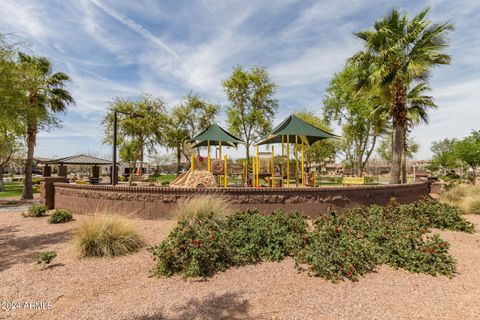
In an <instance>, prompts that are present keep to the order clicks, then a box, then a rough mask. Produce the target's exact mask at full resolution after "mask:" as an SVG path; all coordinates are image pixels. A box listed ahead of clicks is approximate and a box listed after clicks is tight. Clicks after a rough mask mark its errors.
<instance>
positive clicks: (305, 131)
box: [258, 114, 339, 145]
mask: <svg viewBox="0 0 480 320" xmlns="http://www.w3.org/2000/svg"><path fill="white" fill-rule="evenodd" d="M282 136H283V137H284V142H287V136H288V139H289V141H290V143H292V142H295V136H298V137H299V138H300V139H301V140H300V141H302V140H303V142H304V143H306V144H307V145H311V144H312V143H314V142H316V141H318V140H323V139H328V138H338V137H339V136H337V135H334V134H332V133H330V132H327V131H324V130H322V129H320V128H317V127H315V126H313V125H311V124H309V123H307V122H305V121H303V120H302V119H300V118H299V117H297V116H296V115H294V114H292V115H290V116H289V117H288V118H287V119H285V120H283V122H282V123H280V124H279V125H278V126H277V127H276V128H275V129H273V131H272V133H270V134H269V135H268V137H266V138H265V139H263V140H261V141H260V142H259V143H258V145H262V144H272V143H282ZM300 141H299V142H300Z"/></svg>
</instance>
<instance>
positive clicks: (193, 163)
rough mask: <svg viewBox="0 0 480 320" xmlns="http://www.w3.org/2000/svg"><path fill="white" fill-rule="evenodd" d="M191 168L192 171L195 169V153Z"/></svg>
mask: <svg viewBox="0 0 480 320" xmlns="http://www.w3.org/2000/svg"><path fill="white" fill-rule="evenodd" d="M190 169H192V172H193V171H194V170H195V155H194V154H193V153H192V157H191V164H190Z"/></svg>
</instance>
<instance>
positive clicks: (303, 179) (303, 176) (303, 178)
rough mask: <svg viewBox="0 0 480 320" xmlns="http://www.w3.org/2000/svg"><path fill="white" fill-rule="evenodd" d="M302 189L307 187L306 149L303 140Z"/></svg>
mask: <svg viewBox="0 0 480 320" xmlns="http://www.w3.org/2000/svg"><path fill="white" fill-rule="evenodd" d="M302 187H305V149H304V143H303V139H302Z"/></svg>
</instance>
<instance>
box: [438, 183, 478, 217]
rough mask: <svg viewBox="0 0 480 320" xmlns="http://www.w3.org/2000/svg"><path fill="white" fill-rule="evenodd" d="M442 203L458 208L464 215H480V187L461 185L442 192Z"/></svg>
mask: <svg viewBox="0 0 480 320" xmlns="http://www.w3.org/2000/svg"><path fill="white" fill-rule="evenodd" d="M440 201H441V202H444V203H447V204H450V205H455V206H458V207H459V208H460V209H461V210H462V212H463V213H477V214H479V213H480V187H478V186H473V185H468V184H459V185H456V186H453V187H451V188H449V189H448V190H445V191H443V192H441V194H440Z"/></svg>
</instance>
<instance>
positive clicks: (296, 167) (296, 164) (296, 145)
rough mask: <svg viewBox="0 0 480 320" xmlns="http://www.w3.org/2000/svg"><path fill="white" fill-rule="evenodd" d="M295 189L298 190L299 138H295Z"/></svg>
mask: <svg viewBox="0 0 480 320" xmlns="http://www.w3.org/2000/svg"><path fill="white" fill-rule="evenodd" d="M295 187H297V188H298V136H297V135H296V136H295Z"/></svg>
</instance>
